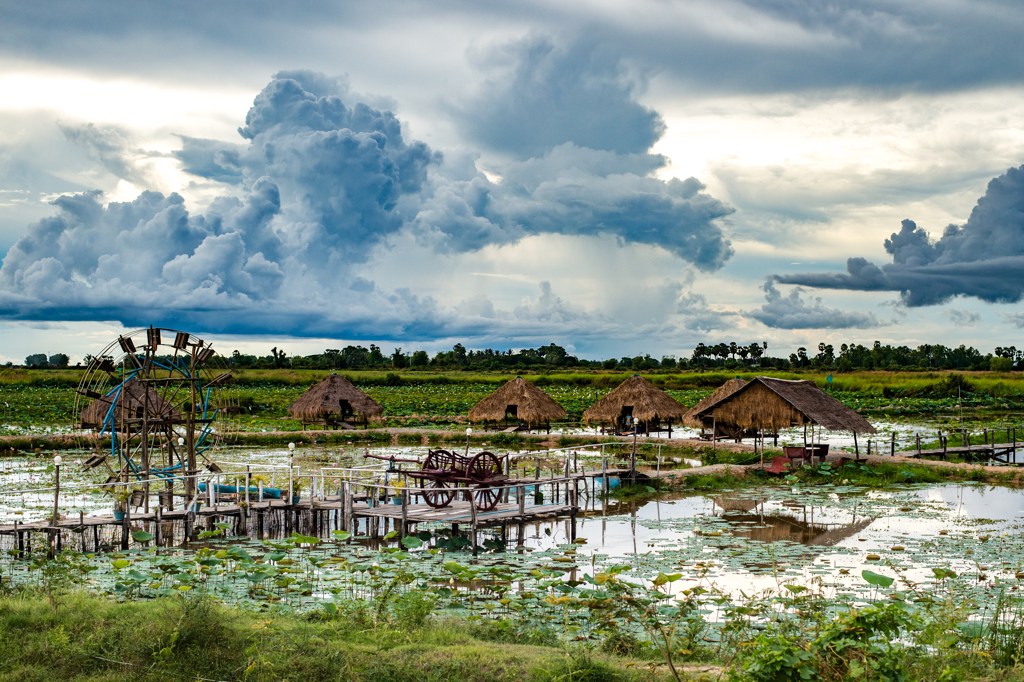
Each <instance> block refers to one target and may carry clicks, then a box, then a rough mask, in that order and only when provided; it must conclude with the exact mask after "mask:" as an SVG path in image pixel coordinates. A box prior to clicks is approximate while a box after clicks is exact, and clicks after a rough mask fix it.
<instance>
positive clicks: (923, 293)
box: [775, 166, 1024, 306]
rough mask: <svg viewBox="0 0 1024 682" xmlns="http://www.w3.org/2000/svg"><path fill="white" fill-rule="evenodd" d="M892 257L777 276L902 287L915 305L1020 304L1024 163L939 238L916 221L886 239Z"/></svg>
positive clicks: (838, 285)
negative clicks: (969, 299) (956, 301)
mask: <svg viewBox="0 0 1024 682" xmlns="http://www.w3.org/2000/svg"><path fill="white" fill-rule="evenodd" d="M885 250H886V251H888V252H889V253H890V254H892V259H893V260H892V263H887V264H885V265H882V266H881V267H878V266H876V265H875V264H873V263H870V262H868V261H867V260H865V259H864V258H850V259H849V260H848V261H847V263H846V273H845V274H841V273H820V274H808V275H776V276H775V279H776V280H777V281H779V282H782V283H785V284H799V285H803V286H810V287H818V288H823V289H854V290H859V291H899V292H900V295H901V297H902V299H903V302H904V303H905V304H906V305H908V306H923V305H936V304H939V303H944V302H946V301H948V300H950V299H951V298H953V297H954V296H974V297H976V298H979V299H981V300H983V301H989V302H992V303H1015V302H1017V301H1019V300H1021V298H1022V296H1024V166H1021V167H1020V168H1011V169H1009V170H1008V171H1007V172H1006V173H1005V174H1003V175H1001V176H999V177H997V178H994V179H993V180H992V181H991V182H989V184H988V188H987V190H986V191H985V196H983V197H982V198H981V199H979V200H978V204H977V205H976V206H975V207H974V210H973V211H971V215H970V217H969V218H968V219H967V222H966V223H964V224H963V225H949V226H947V227H946V229H945V230H944V231H943V233H942V237H941V238H940V239H938V240H937V241H932V240H931V238H930V237H929V236H928V233H927V232H925V231H924V230H923V229H922V228H920V227H918V226H917V224H916V223H914V221H912V220H904V221H903V224H902V226H901V228H900V231H899V232H898V233H894V234H892V235H891V236H890V237H889V239H887V240H885Z"/></svg>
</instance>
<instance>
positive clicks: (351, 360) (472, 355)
mask: <svg viewBox="0 0 1024 682" xmlns="http://www.w3.org/2000/svg"><path fill="white" fill-rule="evenodd" d="M817 351H818V352H817V353H816V354H813V355H812V354H811V353H810V352H809V351H808V349H807V348H806V347H803V346H801V347H800V348H798V349H797V350H796V352H795V353H791V354H790V355H789V357H772V356H770V355H769V354H768V343H767V342H766V341H758V342H754V343H748V344H738V343H736V342H730V343H724V342H723V343H716V344H710V345H709V344H705V343H698V344H697V346H696V347H695V348H694V350H693V354H692V355H691V356H690V358H688V359H687V358H676V357H675V356H672V355H665V356H662V357H661V358H660V359H659V358H654V357H652V356H651V355H649V354H644V355H637V356H623V357H621V358H608V359H607V360H588V359H585V358H579V357H577V356H575V355H571V354H570V353H569V352H568V351H566V349H565V348H563V347H561V346H559V345H557V344H554V343H550V344H548V345H546V346H540V347H538V348H522V349H519V350H511V349H509V350H494V349H490V348H488V349H484V350H471V349H467V348H466V347H465V346H464V345H463V344H461V343H457V344H455V345H454V346H453V347H452V349H451V350H449V351H441V352H439V353H435V354H434V355H433V356H431V355H430V354H429V353H427V351H425V350H416V351H412V352H405V351H404V350H403V349H402V348H401V347H398V348H395V349H394V350H393V351H392V352H391V353H385V352H384V351H383V350H381V348H380V347H379V346H377V345H376V344H372V343H371V344H370V346H369V348H366V347H364V346H346V347H344V348H328V349H327V350H325V351H324V352H323V353H319V354H316V355H305V356H301V355H300V356H288V354H287V353H285V351H283V350H279V349H278V348H277V347H274V348H271V350H270V353H269V354H268V355H265V356H258V355H247V354H243V353H241V352H239V351H237V350H236V351H234V352H233V353H231V355H229V356H227V358H226V361H227V364H228V365H229V366H230V367H232V368H234V369H285V368H287V369H321V370H334V369H434V370H451V369H465V370H481V371H488V370H489V371H508V370H520V369H524V370H525V369H530V370H540V369H544V368H575V367H578V368H580V369H606V370H619V371H623V370H630V371H648V372H649V371H656V370H687V369H727V370H733V369H745V368H766V369H779V370H789V369H801V368H819V369H831V370H834V371H837V372H846V371H853V370H871V369H880V370H915V369H921V370H927V369H958V370H996V371H1011V370H1021V369H1024V351H1021V350H1017V348H1016V347H1015V346H1009V347H1005V348H1004V347H1001V346H1000V347H996V348H995V352H994V353H989V354H982V353H981V351H979V350H978V349H976V348H974V347H971V346H965V345H960V346H958V347H955V348H950V347H947V346H943V345H939V344H923V345H920V346H918V347H917V348H910V347H909V346H892V345H889V344H885V345H883V344H882V343H881V342H879V341H875V342H874V344H872V345H871V346H870V347H868V346H864V345H861V344H845V343H844V344H841V345H840V346H839V349H838V353H837V352H836V348H835V346H833V345H832V344H827V343H824V342H822V343H819V344H818V347H817ZM90 359H91V356H86V363H85V364H88V360H90ZM67 366H68V356H67V355H66V354H64V353H55V354H53V355H49V356H47V355H46V354H44V353H37V354H33V355H29V356H28V357H27V358H25V367H28V368H34V369H47V368H64V367H67Z"/></svg>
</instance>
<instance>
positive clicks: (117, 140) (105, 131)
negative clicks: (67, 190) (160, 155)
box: [60, 123, 154, 185]
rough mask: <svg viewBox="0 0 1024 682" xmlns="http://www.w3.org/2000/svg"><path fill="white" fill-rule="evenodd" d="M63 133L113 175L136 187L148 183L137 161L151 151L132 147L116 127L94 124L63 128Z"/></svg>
mask: <svg viewBox="0 0 1024 682" xmlns="http://www.w3.org/2000/svg"><path fill="white" fill-rule="evenodd" d="M60 129H61V132H63V133H64V137H66V138H67V139H68V140H70V141H71V142H75V143H77V144H79V145H81V146H82V147H83V148H84V149H85V150H86V151H87V152H88V153H89V155H90V156H92V157H93V158H95V159H96V160H97V161H99V162H100V164H101V165H102V166H103V168H105V169H106V170H107V172H109V173H110V174H111V175H113V176H115V177H118V178H121V179H122V180H127V181H128V182H130V183H132V184H133V185H146V184H148V183H147V181H146V178H145V176H144V174H143V173H142V171H141V170H140V169H139V166H138V164H137V161H138V160H139V159H140V158H143V157H146V156H153V155H154V154H153V153H152V152H144V151H142V150H140V149H136V148H133V147H132V146H131V144H130V142H129V140H128V138H127V137H126V136H125V135H124V133H122V132H121V131H119V130H117V129H115V128H98V127H96V126H95V125H93V124H92V123H86V124H84V125H60Z"/></svg>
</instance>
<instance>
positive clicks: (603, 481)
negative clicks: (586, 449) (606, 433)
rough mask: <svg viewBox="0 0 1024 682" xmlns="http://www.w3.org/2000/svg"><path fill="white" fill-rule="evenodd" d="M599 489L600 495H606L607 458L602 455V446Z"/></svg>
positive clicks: (602, 447) (602, 451) (602, 449)
mask: <svg viewBox="0 0 1024 682" xmlns="http://www.w3.org/2000/svg"><path fill="white" fill-rule="evenodd" d="M601 488H602V491H601V492H602V493H603V494H605V495H607V494H608V458H607V457H606V456H605V454H604V446H603V445H602V446H601Z"/></svg>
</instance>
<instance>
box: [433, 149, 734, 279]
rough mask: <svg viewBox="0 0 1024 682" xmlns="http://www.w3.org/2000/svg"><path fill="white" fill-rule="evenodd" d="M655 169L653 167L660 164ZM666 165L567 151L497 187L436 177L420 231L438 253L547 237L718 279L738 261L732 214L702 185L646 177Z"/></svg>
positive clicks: (458, 175) (511, 173) (443, 174)
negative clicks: (570, 238) (655, 254)
mask: <svg viewBox="0 0 1024 682" xmlns="http://www.w3.org/2000/svg"><path fill="white" fill-rule="evenodd" d="M652 159H653V160H652ZM662 163H663V159H660V158H659V157H647V156H646V155H639V156H638V155H620V154H615V153H613V152H607V151H600V150H594V149H588V148H581V147H577V146H576V145H574V144H572V143H566V144H564V145H560V146H558V147H556V148H554V149H552V150H550V151H549V152H548V153H547V154H545V155H544V156H543V157H541V158H539V159H529V160H527V161H522V162H512V163H510V164H508V165H507V166H505V167H503V169H502V178H503V179H502V182H501V183H500V184H496V183H494V182H491V181H490V180H488V179H487V177H485V176H484V175H483V174H481V173H478V172H476V171H475V170H473V171H467V170H466V167H467V166H469V165H470V164H469V163H468V161H462V162H459V161H457V160H452V163H450V164H448V163H446V164H445V165H443V166H441V167H437V168H432V169H431V171H432V172H433V173H434V175H433V176H432V183H431V184H432V188H431V191H430V193H429V196H428V197H426V198H425V199H424V202H423V204H422V207H421V209H420V211H419V213H418V214H417V216H416V218H415V220H414V223H415V227H416V229H417V230H418V232H419V233H420V237H421V238H422V239H425V240H429V241H431V242H432V243H433V244H434V245H435V247H436V248H437V249H438V250H440V251H451V252H462V251H470V250H475V249H479V248H481V247H483V246H485V245H488V244H503V243H513V242H516V241H518V240H519V239H522V238H523V237H527V236H531V235H539V234H564V235H599V234H607V235H612V236H615V237H616V238H618V239H620V240H621V241H622V242H623V243H633V244H648V245H651V246H658V247H661V248H663V249H665V250H666V251H668V252H670V253H672V254H674V255H676V256H678V257H679V258H681V259H682V260H684V261H687V262H690V263H693V264H694V265H696V266H697V267H698V268H699V269H701V270H704V271H713V270H717V269H718V268H720V267H722V265H723V264H724V263H725V262H726V261H727V260H728V259H729V258H730V257H731V256H732V255H733V249H732V245H731V244H730V242H729V240H728V238H727V237H726V236H725V234H724V233H723V231H722V229H721V227H720V226H719V224H718V223H717V222H716V221H718V220H719V219H720V218H724V217H726V216H728V215H730V214H731V213H732V212H733V209H732V208H730V207H729V206H727V205H726V204H724V203H722V202H721V201H719V200H718V199H715V198H714V197H712V196H710V195H708V194H706V193H705V192H704V191H703V190H704V189H705V187H704V185H703V184H702V183H700V182H699V181H698V180H697V179H696V178H688V179H686V180H679V179H678V178H673V179H671V180H669V181H667V182H666V181H663V180H659V179H657V178H653V177H650V176H649V175H646V174H645V173H646V172H649V170H650V169H653V168H657V167H660V165H661V164H662Z"/></svg>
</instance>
